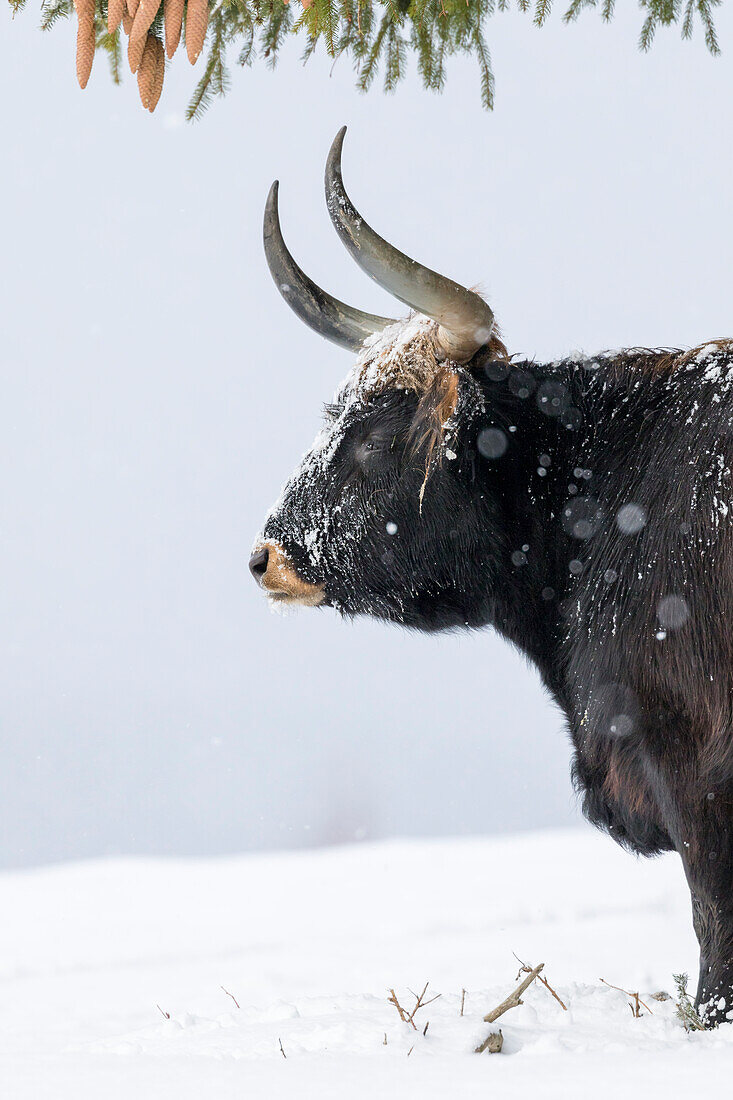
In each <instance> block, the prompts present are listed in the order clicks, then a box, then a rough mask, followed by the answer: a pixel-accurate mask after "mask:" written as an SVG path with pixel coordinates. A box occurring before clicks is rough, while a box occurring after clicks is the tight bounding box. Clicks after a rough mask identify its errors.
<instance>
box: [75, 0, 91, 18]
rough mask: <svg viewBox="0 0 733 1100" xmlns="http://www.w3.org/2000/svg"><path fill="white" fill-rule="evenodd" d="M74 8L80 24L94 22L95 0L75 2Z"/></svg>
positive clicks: (76, 0) (78, 0)
mask: <svg viewBox="0 0 733 1100" xmlns="http://www.w3.org/2000/svg"><path fill="white" fill-rule="evenodd" d="M74 7H75V9H76V15H77V18H78V20H79V22H80V23H93V22H94V0H74Z"/></svg>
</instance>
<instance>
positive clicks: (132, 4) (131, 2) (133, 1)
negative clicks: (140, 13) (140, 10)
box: [127, 0, 140, 19]
mask: <svg viewBox="0 0 733 1100" xmlns="http://www.w3.org/2000/svg"><path fill="white" fill-rule="evenodd" d="M139 3H140V0H127V10H128V11H129V13H130V15H131V16H132V18H133V19H134V18H135V13H136V11H137V6H138V4H139Z"/></svg>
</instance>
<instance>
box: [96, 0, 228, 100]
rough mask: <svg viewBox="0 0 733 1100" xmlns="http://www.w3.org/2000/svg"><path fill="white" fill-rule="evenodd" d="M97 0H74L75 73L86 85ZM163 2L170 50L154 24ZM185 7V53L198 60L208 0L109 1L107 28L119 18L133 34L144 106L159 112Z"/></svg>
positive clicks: (132, 58) (133, 65) (133, 66)
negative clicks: (167, 62)
mask: <svg viewBox="0 0 733 1100" xmlns="http://www.w3.org/2000/svg"><path fill="white" fill-rule="evenodd" d="M95 3H96V0H74V7H75V8H76V14H77V18H78V20H79V25H78V29H77V35H76V76H77V79H78V81H79V84H80V86H81V87H82V88H86V86H87V81H88V80H89V74H90V73H91V71H92V63H93V62H94V52H95V46H96V33H95V24H94V11H95ZM161 3H163V19H164V25H165V49H164V48H163V43H162V42H161V41H160V39H159V38H158V37H157V35H155V34H152V33H151V31H150V28H151V26H152V24H153V20H154V19H155V17H156V15H157V14H158V9H159V8H160V5H161ZM184 4H185V7H186V53H187V54H188V60H189V61H190V62H191V64H192V65H193V64H194V63H195V62H196V61H197V60H198V58H199V55H200V53H201V51H202V50H203V48H204V39H205V38H206V28H207V27H208V24H209V0H188V3H185V0H109V6H108V9H107V28H108V30H109V33H110V34H114V33H115V31H116V30H117V28H118V27H119V25H120V23H121V24H122V28H123V30H124V32H125V34H126V35H127V36H128V40H129V41H128V44H127V59H128V61H129V63H130V71H131V72H133V73H137V86H138V90H139V92H140V99H141V101H142V105H143V107H146V108H147V109H148V110H149V111H154V110H155V108H156V107H157V106H158V100H159V99H160V93H161V92H162V90H163V78H164V76H165V55H166V54H167V55H168V57H173V54H174V53H175V52H176V50H177V49H178V43H179V42H180V40H181V30H182V27H183V9H184Z"/></svg>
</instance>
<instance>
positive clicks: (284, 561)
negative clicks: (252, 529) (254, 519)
mask: <svg viewBox="0 0 733 1100" xmlns="http://www.w3.org/2000/svg"><path fill="white" fill-rule="evenodd" d="M249 571H250V573H251V574H252V576H253V577H254V579H255V580H256V581H257V583H258V584H259V586H260V588H263V589H264V590H265V592H266V594H267V596H268V598H269V599H271V600H274V601H276V602H278V603H290V604H300V605H301V606H303V607H318V605H319V604H320V603H323V600H324V598H325V596H324V591H323V587H324V586H323V585H322V584H311V583H310V581H305V580H303V578H302V577H301V576H299V574H298V573H297V572H296V569H295V567H294V566H293V565H292V563H291V562H290V561H289V560H288V558H287V555H286V554H285V552H284V550H283V549H282V547H281V546H278V544H277V543H274V542H261V543H259V544H258V545H257V546H256V547H255V548H254V550H253V552H252V557H251V558H250V559H249Z"/></svg>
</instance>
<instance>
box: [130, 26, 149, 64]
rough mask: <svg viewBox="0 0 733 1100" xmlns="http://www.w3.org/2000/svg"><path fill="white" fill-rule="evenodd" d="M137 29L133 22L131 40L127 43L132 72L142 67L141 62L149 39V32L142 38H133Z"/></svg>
mask: <svg viewBox="0 0 733 1100" xmlns="http://www.w3.org/2000/svg"><path fill="white" fill-rule="evenodd" d="M134 30H135V24H134V23H133V24H132V30H131V31H130V41H129V42H128V43H127V60H128V62H129V65H130V72H131V73H136V72H137V70H138V69H139V68H140V64H141V62H142V59H143V52H144V50H145V45H146V43H147V40H148V36H147V34H144V35H142V36H141V37H140V38H133V31H134Z"/></svg>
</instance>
